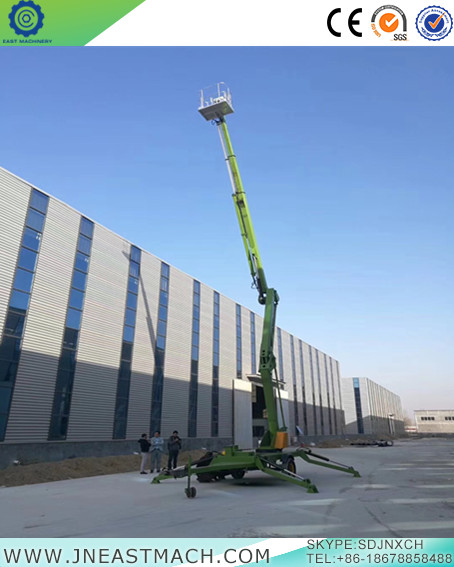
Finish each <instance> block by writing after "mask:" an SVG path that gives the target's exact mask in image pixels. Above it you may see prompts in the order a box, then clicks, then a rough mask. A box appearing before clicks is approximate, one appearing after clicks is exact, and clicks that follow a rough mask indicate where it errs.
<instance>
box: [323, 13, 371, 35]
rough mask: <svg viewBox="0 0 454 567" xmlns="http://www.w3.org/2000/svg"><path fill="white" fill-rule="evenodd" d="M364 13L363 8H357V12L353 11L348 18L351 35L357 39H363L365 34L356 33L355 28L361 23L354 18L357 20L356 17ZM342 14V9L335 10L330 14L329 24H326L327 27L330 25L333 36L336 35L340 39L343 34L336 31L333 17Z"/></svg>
mask: <svg viewBox="0 0 454 567" xmlns="http://www.w3.org/2000/svg"><path fill="white" fill-rule="evenodd" d="M362 11H363V10H362V8H357V9H356V10H353V12H352V13H351V14H350V15H349V16H348V29H349V30H350V31H351V33H352V34H353V35H356V37H362V36H363V34H362V33H361V32H359V31H356V30H355V28H354V26H357V25H359V23H360V21H359V20H355V19H354V18H355V16H356V15H357V14H361V12H362ZM340 12H341V9H340V8H335V9H334V10H333V11H332V12H330V13H329V14H328V20H327V22H326V23H327V25H328V29H329V31H330V32H331V33H332V34H333V35H335V36H336V37H340V36H341V33H340V32H338V31H336V30H335V29H334V28H333V24H332V19H333V17H334V16H335V15H336V14H340Z"/></svg>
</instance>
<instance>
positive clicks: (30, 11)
mask: <svg viewBox="0 0 454 567" xmlns="http://www.w3.org/2000/svg"><path fill="white" fill-rule="evenodd" d="M8 18H9V27H10V28H11V29H12V30H14V32H15V34H16V35H17V36H23V38H26V39H23V38H22V37H19V38H3V40H2V43H4V44H9V45H14V44H29V43H36V44H42V43H52V40H51V39H35V38H29V36H31V35H34V36H36V34H37V33H38V31H39V30H40V29H41V28H42V27H43V25H44V13H43V11H42V9H41V6H40V5H39V4H36V3H35V2H33V1H32V0H29V1H26V0H21V1H20V2H19V3H18V4H15V5H14V6H12V8H11V12H10V13H9V14H8Z"/></svg>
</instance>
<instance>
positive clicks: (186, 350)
mask: <svg viewBox="0 0 454 567" xmlns="http://www.w3.org/2000/svg"><path fill="white" fill-rule="evenodd" d="M193 281H194V280H193V279H192V278H191V277H189V276H188V275H186V274H184V273H183V272H180V271H179V270H177V269H176V268H170V283H169V309H168V319H167V340H166V355H165V365H164V392H163V400H162V421H161V429H162V432H161V433H162V435H164V436H166V437H167V436H169V435H170V434H171V433H172V431H174V430H175V429H177V430H178V431H179V433H180V435H181V436H182V437H186V435H187V431H188V410H189V379H190V376H191V335H192V307H193Z"/></svg>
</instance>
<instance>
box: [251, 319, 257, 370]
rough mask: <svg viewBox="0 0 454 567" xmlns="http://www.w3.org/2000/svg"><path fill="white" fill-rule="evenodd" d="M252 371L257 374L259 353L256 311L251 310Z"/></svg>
mask: <svg viewBox="0 0 454 567" xmlns="http://www.w3.org/2000/svg"><path fill="white" fill-rule="evenodd" d="M251 373H252V374H257V353H256V350H255V313H253V312H252V311H251Z"/></svg>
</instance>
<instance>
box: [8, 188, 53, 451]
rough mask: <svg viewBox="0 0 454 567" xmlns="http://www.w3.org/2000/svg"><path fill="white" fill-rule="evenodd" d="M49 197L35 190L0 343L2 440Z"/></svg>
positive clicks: (23, 234) (32, 193)
mask: <svg viewBox="0 0 454 567" xmlns="http://www.w3.org/2000/svg"><path fill="white" fill-rule="evenodd" d="M48 203H49V197H48V196H47V195H44V193H41V191H38V190H37V189H32V191H31V195H30V202H29V206H28V211H27V217H26V221H25V226H24V231H23V233H22V240H21V247H20V249H19V256H18V260H17V266H16V272H15V274H14V280H13V286H12V289H11V295H10V300H9V304H8V309H7V312H6V317H5V325H4V327H3V335H2V341H1V344H0V441H3V440H4V439H5V434H6V425H7V421H8V415H9V410H10V406H11V400H12V397H13V391H14V385H15V382H16V375H17V368H18V362H19V359H20V355H21V344H22V337H23V334H24V330H25V320H26V317H27V313H28V307H29V305H30V297H31V293H32V288H33V280H34V276H35V270H36V264H37V261H38V254H39V248H40V244H41V236H42V232H43V230H44V221H45V218H46V214H47V207H48Z"/></svg>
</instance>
